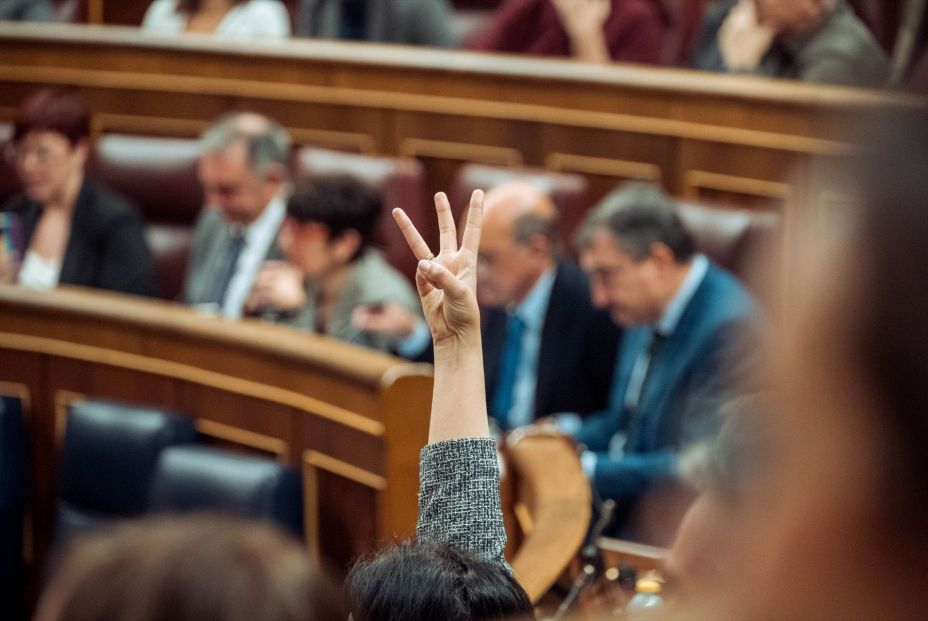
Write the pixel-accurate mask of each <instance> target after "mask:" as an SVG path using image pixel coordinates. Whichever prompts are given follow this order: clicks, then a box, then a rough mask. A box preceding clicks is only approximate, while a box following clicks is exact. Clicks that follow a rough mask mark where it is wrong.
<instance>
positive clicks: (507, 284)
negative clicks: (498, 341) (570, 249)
mask: <svg viewBox="0 0 928 621" xmlns="http://www.w3.org/2000/svg"><path fill="white" fill-rule="evenodd" d="M557 252H558V237H557V208H556V207H555V206H554V203H553V202H552V201H551V198H550V197H549V196H548V195H547V194H546V193H544V192H542V191H541V190H539V189H538V188H536V187H535V186H533V185H530V184H528V183H525V182H520V181H512V182H508V183H504V184H502V185H500V186H498V187H496V188H494V189H493V190H491V191H489V192H488V193H487V195H486V199H485V201H484V216H483V230H482V235H481V238H480V255H479V260H478V263H477V278H478V283H477V284H478V286H477V295H478V297H479V298H480V303H481V304H484V305H487V306H506V305H509V304H518V303H520V302H521V301H522V300H523V299H524V298H525V296H526V295H528V293H529V292H530V291H531V290H532V287H534V286H535V283H536V282H537V281H538V278H539V277H540V276H541V275H542V274H543V273H544V272H545V270H547V269H549V268H551V267H552V266H553V265H554V261H555V258H556V256H557Z"/></svg>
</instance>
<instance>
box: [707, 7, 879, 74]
mask: <svg viewBox="0 0 928 621" xmlns="http://www.w3.org/2000/svg"><path fill="white" fill-rule="evenodd" d="M693 66H694V67H695V68H697V69H707V70H710V71H732V72H739V73H752V74H756V75H764V76H769V77H773V78H787V79H794V80H802V81H804V82H821V83H827V84H842V85H846V86H860V87H873V88H876V87H881V86H885V85H886V83H887V82H888V81H889V78H890V75H891V71H892V67H891V65H890V62H889V59H888V58H887V56H886V54H885V53H884V52H883V49H882V48H881V47H880V45H879V43H877V41H876V39H875V38H874V36H873V34H872V33H871V32H870V30H869V29H868V28H867V26H866V25H865V24H864V23H863V22H862V21H860V20H859V19H858V18H857V16H856V15H855V14H854V11H853V10H852V9H851V7H849V6H848V5H847V3H846V2H845V1H844V0H721V1H718V2H715V3H714V4H712V5H710V6H709V7H708V8H707V9H706V16H705V19H704V24H703V28H702V33H701V34H700V37H699V41H698V42H697V44H696V48H695V51H694V54H693Z"/></svg>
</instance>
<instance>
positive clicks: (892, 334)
mask: <svg viewBox="0 0 928 621" xmlns="http://www.w3.org/2000/svg"><path fill="white" fill-rule="evenodd" d="M863 139H864V140H865V142H861V144H869V145H875V147H874V149H873V150H872V151H871V152H870V153H869V154H868V155H866V156H865V157H864V158H863V159H862V160H861V162H860V163H859V164H860V165H859V167H858V169H857V170H856V171H855V174H854V179H855V180H856V181H857V183H858V192H859V195H860V196H861V198H862V200H861V201H860V204H859V209H860V211H859V218H858V221H857V223H856V225H857V228H856V231H854V234H852V236H850V237H849V239H848V240H847V248H848V253H849V254H850V255H852V256H856V257H858V258H859V260H860V263H861V264H860V268H859V270H855V274H854V276H853V278H851V279H850V280H851V282H850V283H849V284H848V286H849V288H850V291H849V296H850V299H849V300H848V303H849V304H851V305H852V306H851V308H854V309H856V315H855V316H856V318H857V323H856V324H854V323H851V321H848V320H847V319H845V320H844V323H843V324H842V325H843V326H847V329H848V331H849V336H850V338H849V342H850V346H851V348H852V351H853V352H854V354H855V358H856V360H855V363H856V364H857V365H858V367H859V368H860V369H862V371H863V374H864V375H865V377H866V380H867V383H868V385H869V386H870V389H871V390H873V391H874V393H875V398H876V402H877V403H879V404H880V405H881V411H880V412H879V413H878V415H879V417H880V418H879V421H878V424H879V425H880V426H881V427H883V428H884V429H885V430H886V432H887V433H888V435H889V438H890V441H891V442H892V443H893V445H892V446H890V447H887V450H885V451H883V454H884V455H885V458H886V459H887V460H889V464H888V467H887V471H886V477H887V480H886V486H887V488H888V489H889V490H891V491H890V493H891V494H893V495H894V496H895V497H894V498H887V499H886V501H885V503H882V504H883V506H885V507H886V509H887V510H888V511H889V512H890V513H891V514H892V516H893V519H896V520H908V522H907V523H906V524H905V532H906V535H907V536H909V535H911V534H913V533H922V536H924V520H925V519H926V518H928V480H926V478H925V473H926V472H928V451H926V450H925V446H926V445H928V354H926V352H928V322H926V321H925V309H926V308H928V241H926V240H928V172H926V171H928V149H926V145H928V113H926V112H925V111H924V110H919V111H917V112H916V111H909V112H904V113H895V114H893V115H886V117H885V118H884V119H883V121H882V122H881V123H878V124H876V125H874V126H873V127H872V128H871V130H870V133H869V134H867V135H865V136H864V138H863ZM887 530H891V529H887Z"/></svg>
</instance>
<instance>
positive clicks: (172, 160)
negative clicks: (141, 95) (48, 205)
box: [88, 134, 203, 299]
mask: <svg viewBox="0 0 928 621" xmlns="http://www.w3.org/2000/svg"><path fill="white" fill-rule="evenodd" d="M199 154H200V147H199V141H197V140H195V139H192V138H158V137H151V136H133V135H126V134H107V135H104V136H103V137H101V138H100V139H99V140H98V141H97V142H96V145H95V147H94V152H93V157H92V158H91V162H90V165H89V167H88V172H89V173H90V174H91V175H93V176H95V177H97V178H98V179H100V180H101V181H103V182H104V183H106V184H107V185H109V186H110V187H111V188H113V189H114V190H116V191H117V192H119V193H120V194H123V195H125V196H127V197H129V198H131V199H132V200H133V201H135V202H136V203H137V204H138V205H139V207H140V208H141V209H142V214H143V215H144V217H145V221H146V222H147V223H148V226H147V227H146V237H147V238H148V243H149V245H150V246H151V248H152V252H153V253H154V255H155V260H156V262H157V269H158V280H159V288H160V295H161V296H162V297H164V298H166V299H175V298H176V297H177V296H178V295H179V294H180V290H181V287H182V286H183V281H184V273H185V271H186V268H187V255H188V253H189V250H190V242H191V238H192V236H193V225H194V223H195V222H196V218H197V215H198V214H199V212H200V208H201V207H202V204H203V192H202V190H201V188H200V184H199V181H198V180H197V161H198V159H199Z"/></svg>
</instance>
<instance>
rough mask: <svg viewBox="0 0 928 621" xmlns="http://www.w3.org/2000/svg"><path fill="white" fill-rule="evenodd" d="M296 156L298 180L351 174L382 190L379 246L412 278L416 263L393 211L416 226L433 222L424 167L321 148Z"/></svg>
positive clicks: (398, 159)
mask: <svg viewBox="0 0 928 621" xmlns="http://www.w3.org/2000/svg"><path fill="white" fill-rule="evenodd" d="M294 157H295V160H294V166H293V170H294V175H295V176H296V177H298V178H299V177H302V176H305V175H326V174H347V175H352V176H355V177H357V178H358V179H360V180H361V181H364V182H365V183H367V184H370V185H371V186H373V187H375V188H377V189H378V190H380V192H381V194H382V195H383V207H384V213H383V214H382V215H381V218H380V223H379V225H378V227H377V235H376V240H375V243H376V244H377V245H378V247H380V249H381V250H382V251H383V253H384V255H385V256H386V258H387V260H388V261H389V262H390V264H391V265H393V267H395V268H396V269H397V270H399V271H400V272H401V273H402V274H405V275H406V276H407V277H409V278H410V279H411V278H412V277H413V275H414V274H415V271H416V260H415V257H413V255H412V253H410V252H409V247H408V246H407V245H406V242H405V241H404V240H403V235H402V233H400V231H399V229H398V228H397V226H396V224H395V223H394V222H393V218H392V217H391V216H390V212H391V211H392V210H393V208H394V207H402V208H403V209H404V210H406V213H407V214H409V217H410V218H411V219H412V221H413V222H414V223H415V224H416V225H418V226H422V225H423V224H427V223H430V222H431V217H432V213H431V209H429V210H428V213H426V199H425V194H426V190H425V172H424V170H423V168H422V164H420V163H419V162H418V161H416V160H414V159H411V158H402V157H383V156H373V155H359V154H356V153H345V152H342V151H331V150H329V149H320V148H317V147H302V148H299V149H297V151H296V154H295V156H294Z"/></svg>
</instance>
